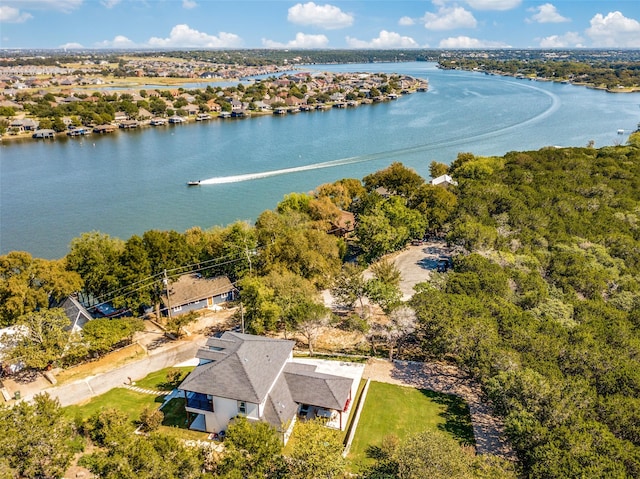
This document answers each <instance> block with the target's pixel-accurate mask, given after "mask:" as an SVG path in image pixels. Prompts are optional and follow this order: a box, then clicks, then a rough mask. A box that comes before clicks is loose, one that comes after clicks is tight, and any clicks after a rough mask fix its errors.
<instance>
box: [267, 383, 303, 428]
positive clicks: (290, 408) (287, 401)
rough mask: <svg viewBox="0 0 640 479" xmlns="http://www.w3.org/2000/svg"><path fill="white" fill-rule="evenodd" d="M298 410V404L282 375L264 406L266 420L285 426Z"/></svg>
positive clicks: (277, 425)
mask: <svg viewBox="0 0 640 479" xmlns="http://www.w3.org/2000/svg"><path fill="white" fill-rule="evenodd" d="M297 411H298V405H297V404H296V402H295V401H294V400H293V398H292V397H291V391H289V385H288V384H287V380H286V379H285V378H284V375H281V376H280V377H279V378H278V380H277V381H276V383H275V384H274V386H273V389H272V390H271V392H270V393H269V397H268V398H267V403H266V404H265V408H264V420H265V421H267V422H268V423H269V424H273V425H274V426H276V427H280V426H283V425H284V426H285V427H286V425H287V423H288V422H289V421H291V420H292V419H293V417H294V416H295V414H296V413H297Z"/></svg>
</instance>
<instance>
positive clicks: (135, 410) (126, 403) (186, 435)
mask: <svg viewBox="0 0 640 479" xmlns="http://www.w3.org/2000/svg"><path fill="white" fill-rule="evenodd" d="M172 369H178V370H180V371H181V372H182V375H181V376H182V378H184V377H185V376H186V375H187V374H188V373H189V372H190V371H191V370H192V369H193V367H183V368H166V369H161V370H160V371H156V372H153V373H151V374H149V375H148V376H146V377H145V378H143V379H141V380H140V381H137V382H136V386H139V387H143V388H146V389H155V390H159V391H167V393H168V392H170V390H171V389H173V387H171V386H170V385H169V384H168V381H167V372H168V371H169V370H172ZM163 401H164V395H159V396H154V395H151V394H143V393H139V392H136V391H132V390H130V389H125V388H115V389H112V390H111V391H109V392H107V393H105V394H102V395H100V396H96V397H94V398H92V399H91V400H89V401H87V402H86V403H84V404H79V405H73V406H68V407H65V408H63V411H64V412H65V414H66V415H67V416H68V417H70V418H72V419H76V418H78V419H87V418H88V417H90V416H92V415H93V414H95V413H96V412H98V411H100V410H102V409H107V408H113V409H117V410H119V411H122V412H124V413H126V414H127V416H128V418H129V420H130V421H131V430H132V431H133V430H134V429H135V427H136V423H137V421H138V420H139V419H140V414H141V413H142V411H143V410H144V409H145V408H147V407H151V408H158V407H160V406H161V405H162V403H163ZM162 412H163V414H164V421H163V422H162V426H161V427H160V429H159V430H158V432H159V433H161V434H166V435H169V436H173V437H176V438H178V439H199V440H204V439H206V438H207V434H206V433H203V432H198V431H191V430H189V429H188V428H187V415H186V413H185V410H184V399H183V398H174V399H172V400H170V401H169V402H168V403H167V404H166V405H165V407H164V408H163V409H162Z"/></svg>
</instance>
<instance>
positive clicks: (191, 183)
mask: <svg viewBox="0 0 640 479" xmlns="http://www.w3.org/2000/svg"><path fill="white" fill-rule="evenodd" d="M187 186H200V180H197V181H187Z"/></svg>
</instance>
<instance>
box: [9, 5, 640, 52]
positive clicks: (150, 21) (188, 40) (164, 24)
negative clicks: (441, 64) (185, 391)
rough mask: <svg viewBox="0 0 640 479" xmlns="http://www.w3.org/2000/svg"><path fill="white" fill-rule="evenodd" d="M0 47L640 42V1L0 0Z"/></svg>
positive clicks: (585, 44)
mask: <svg viewBox="0 0 640 479" xmlns="http://www.w3.org/2000/svg"><path fill="white" fill-rule="evenodd" d="M0 47H1V48H70V49H71V48H154V49H167V48H291V49H294V48H313V49H331V48H360V49H364V48H493V47H495V48H506V47H511V48H640V0H621V1H618V0H550V1H531V0H431V1H402V0H398V1H388V0H387V1H379V0H365V1H355V0H354V1H329V2H326V3H325V2H323V1H321V0H320V1H316V2H304V1H303V2H295V1H285V0H262V1H249V0H0Z"/></svg>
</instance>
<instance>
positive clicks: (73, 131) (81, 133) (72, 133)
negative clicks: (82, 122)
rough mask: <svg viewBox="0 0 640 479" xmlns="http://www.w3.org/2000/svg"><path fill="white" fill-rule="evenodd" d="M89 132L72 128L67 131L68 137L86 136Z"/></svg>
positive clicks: (80, 128)
mask: <svg viewBox="0 0 640 479" xmlns="http://www.w3.org/2000/svg"><path fill="white" fill-rule="evenodd" d="M88 134H89V130H88V129H86V128H84V127H77V128H71V129H70V130H67V136H84V135H88Z"/></svg>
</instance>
